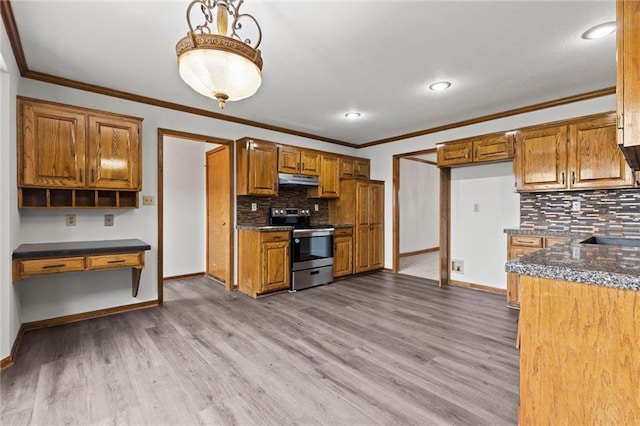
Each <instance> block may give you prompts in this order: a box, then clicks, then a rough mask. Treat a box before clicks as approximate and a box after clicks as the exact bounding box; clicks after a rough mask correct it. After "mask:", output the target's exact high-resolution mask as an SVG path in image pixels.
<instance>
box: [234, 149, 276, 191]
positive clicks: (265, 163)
mask: <svg viewBox="0 0 640 426" xmlns="http://www.w3.org/2000/svg"><path fill="white" fill-rule="evenodd" d="M277 161H278V147H277V145H276V144H274V143H272V142H267V141H261V140H258V139H251V138H243V139H240V140H239V141H238V142H237V143H236V163H237V164H236V178H237V191H236V192H237V194H238V195H264V196H272V195H278V165H277Z"/></svg>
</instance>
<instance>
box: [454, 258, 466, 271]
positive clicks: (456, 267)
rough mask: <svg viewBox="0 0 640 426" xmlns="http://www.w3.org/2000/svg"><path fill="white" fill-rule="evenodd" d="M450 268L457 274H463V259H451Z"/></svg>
mask: <svg viewBox="0 0 640 426" xmlns="http://www.w3.org/2000/svg"><path fill="white" fill-rule="evenodd" d="M451 270H452V271H453V272H457V273H458V274H464V261H463V260H453V259H452V260H451Z"/></svg>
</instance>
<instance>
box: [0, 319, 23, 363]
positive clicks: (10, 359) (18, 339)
mask: <svg viewBox="0 0 640 426" xmlns="http://www.w3.org/2000/svg"><path fill="white" fill-rule="evenodd" d="M25 331H26V329H25V327H24V324H20V328H19V329H18V334H17V335H16V339H15V340H14V341H13V346H12V347H11V353H10V354H9V356H8V357H6V358H3V359H2V360H0V371H3V370H5V369H7V368H9V367H11V366H13V364H14V363H15V359H16V353H18V348H19V347H20V342H22V336H24V333H25Z"/></svg>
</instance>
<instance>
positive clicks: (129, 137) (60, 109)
mask: <svg viewBox="0 0 640 426" xmlns="http://www.w3.org/2000/svg"><path fill="white" fill-rule="evenodd" d="M141 123H142V119H139V118H134V117H128V116H123V115H117V114H110V113H104V112H100V111H93V110H88V109H84V108H78V107H73V106H69V105H62V104H57V103H52V102H45V101H39V100H35V99H28V98H20V97H19V98H18V132H19V134H18V187H19V191H18V196H19V200H18V204H19V207H21V208H25V207H27V208H34V207H44V208H51V207H61V208H63V207H64V208H70V207H71V208H73V207H128V208H131V207H137V206H138V199H137V191H140V188H141V182H142V168H141V159H142V152H141V148H142V147H141V143H140V132H141Z"/></svg>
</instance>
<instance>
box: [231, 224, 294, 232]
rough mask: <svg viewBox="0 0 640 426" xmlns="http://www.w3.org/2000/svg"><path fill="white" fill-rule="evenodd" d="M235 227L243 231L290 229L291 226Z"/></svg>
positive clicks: (291, 228)
mask: <svg viewBox="0 0 640 426" xmlns="http://www.w3.org/2000/svg"><path fill="white" fill-rule="evenodd" d="M236 229H239V230H243V231H259V232H275V231H291V230H293V226H271V225H238V226H236Z"/></svg>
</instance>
